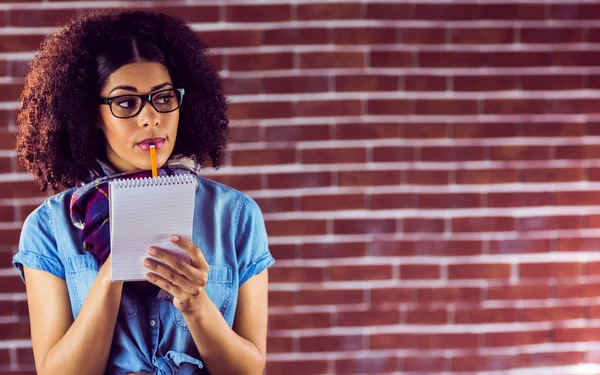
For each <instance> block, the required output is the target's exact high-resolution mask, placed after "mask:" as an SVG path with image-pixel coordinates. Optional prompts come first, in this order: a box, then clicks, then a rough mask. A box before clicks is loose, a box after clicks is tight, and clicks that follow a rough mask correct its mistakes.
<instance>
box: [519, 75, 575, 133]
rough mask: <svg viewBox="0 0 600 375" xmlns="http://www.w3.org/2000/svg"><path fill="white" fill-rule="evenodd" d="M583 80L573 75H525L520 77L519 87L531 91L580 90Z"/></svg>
mask: <svg viewBox="0 0 600 375" xmlns="http://www.w3.org/2000/svg"><path fill="white" fill-rule="evenodd" d="M584 78H585V76H583V75H574V74H564V75H563V74H561V75H556V74H553V75H526V76H522V77H521V87H522V89H523V90H532V91H538V90H539V91H551V90H581V89H585V88H586V87H585V86H586V85H585V79H584ZM544 125H546V127H547V126H548V124H544Z"/></svg>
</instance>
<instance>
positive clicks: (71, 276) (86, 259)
mask: <svg viewBox="0 0 600 375" xmlns="http://www.w3.org/2000/svg"><path fill="white" fill-rule="evenodd" d="M100 267H101V264H100V261H99V260H98V258H96V257H95V256H93V255H86V254H84V255H75V256H73V257H71V258H69V259H67V265H66V271H67V272H66V276H67V277H66V278H67V286H68V287H69V289H70V290H71V294H72V295H71V305H72V309H73V316H74V317H77V315H79V312H80V311H81V307H82V306H83V302H84V301H85V299H86V297H87V295H88V293H89V291H90V289H91V288H92V284H93V283H94V281H95V280H96V278H97V277H98V272H99V271H100ZM136 314H137V305H136V301H135V296H134V295H133V293H132V292H131V291H129V289H127V288H123V292H122V294H121V303H120V306H119V315H120V316H121V317H124V318H126V319H130V318H133V317H134V316H135V315H136Z"/></svg>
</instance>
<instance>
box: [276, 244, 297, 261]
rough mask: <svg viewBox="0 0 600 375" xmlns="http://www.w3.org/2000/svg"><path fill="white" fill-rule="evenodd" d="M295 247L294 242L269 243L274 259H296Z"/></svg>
mask: <svg viewBox="0 0 600 375" xmlns="http://www.w3.org/2000/svg"><path fill="white" fill-rule="evenodd" d="M296 248H297V246H296V244H291V245H290V244H269V250H270V251H271V255H273V258H275V259H296V257H297V256H296V253H297V250H296Z"/></svg>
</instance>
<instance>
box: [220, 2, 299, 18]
mask: <svg viewBox="0 0 600 375" xmlns="http://www.w3.org/2000/svg"><path fill="white" fill-rule="evenodd" d="M224 14H225V20H226V21H227V22H244V23H247V22H281V21H290V20H291V14H292V10H291V5H289V4H264V5H263V4H260V5H238V4H236V5H226V6H225V13H224Z"/></svg>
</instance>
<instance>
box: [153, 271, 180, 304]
mask: <svg viewBox="0 0 600 375" xmlns="http://www.w3.org/2000/svg"><path fill="white" fill-rule="evenodd" d="M145 276H146V280H148V281H149V282H151V283H152V284H154V285H156V286H158V287H159V288H161V289H162V290H164V291H165V292H168V293H170V294H172V295H173V297H175V298H178V299H181V298H182V297H183V296H184V294H183V291H182V289H181V288H180V287H179V286H177V285H175V284H173V283H172V282H170V281H169V280H166V279H164V278H162V277H160V276H159V275H157V274H155V273H152V272H147V273H146V275H145Z"/></svg>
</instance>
